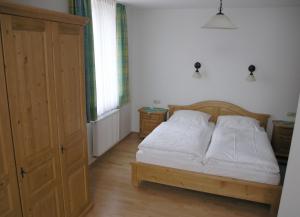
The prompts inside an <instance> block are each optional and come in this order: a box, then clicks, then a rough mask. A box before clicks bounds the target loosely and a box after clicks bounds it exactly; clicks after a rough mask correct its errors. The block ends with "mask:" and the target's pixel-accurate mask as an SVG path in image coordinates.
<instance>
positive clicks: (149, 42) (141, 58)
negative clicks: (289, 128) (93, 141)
mask: <svg viewBox="0 0 300 217" xmlns="http://www.w3.org/2000/svg"><path fill="white" fill-rule="evenodd" d="M225 12H226V14H227V15H229V16H230V17H231V18H232V20H233V21H234V22H235V24H236V25H238V26H239V27H240V28H239V29H238V30H233V31H232V30H229V31H228V30H207V29H202V28H201V26H202V25H203V24H204V23H205V22H206V21H207V20H208V19H209V18H210V17H211V16H212V15H213V14H215V10H213V9H203V10H201V9H195V10H194V9H190V10H189V9H182V10H171V9H170V10H142V9H135V8H129V9H128V28H129V59H130V77H131V96H132V105H131V107H132V130H133V131H138V112H137V110H138V109H139V108H140V107H142V106H147V105H148V106H149V105H153V100H154V99H158V100H160V101H161V105H160V106H162V107H166V106H167V105H168V104H190V103H195V102H198V101H202V100H225V101H229V102H232V103H235V104H238V105H240V106H242V107H244V108H247V109H249V110H250V111H253V112H261V113H269V114H271V115H272V116H273V117H272V118H276V119H285V118H286V117H285V116H286V112H289V111H291V112H295V110H296V106H297V100H298V95H299V92H300V85H299V84H300V65H299V60H300V55H299V52H300V43H299V38H300V25H299V20H300V13H299V12H300V8H247V9H245V8H244V9H238V8H236V9H228V8H226V10H225ZM196 61H199V62H201V63H202V65H203V68H202V69H203V70H202V71H204V72H203V74H204V78H203V79H201V80H197V79H194V78H192V74H193V71H194V67H193V65H194V63H195V62H196ZM250 64H254V65H256V66H257V72H256V76H257V82H255V83H249V82H247V81H246V80H245V79H246V77H247V75H248V73H249V72H248V66H249V65H250Z"/></svg>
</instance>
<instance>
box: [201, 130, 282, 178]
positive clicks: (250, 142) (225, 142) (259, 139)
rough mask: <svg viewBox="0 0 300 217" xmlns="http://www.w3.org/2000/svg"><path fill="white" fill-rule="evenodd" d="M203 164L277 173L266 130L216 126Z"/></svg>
mask: <svg viewBox="0 0 300 217" xmlns="http://www.w3.org/2000/svg"><path fill="white" fill-rule="evenodd" d="M204 162H205V165H206V164H212V165H220V164H225V165H231V166H233V167H237V168H244V169H251V170H257V171H263V172H268V173H279V167H278V163H277V161H276V159H275V156H274V152H273V150H272V147H271V144H270V142H269V139H268V136H267V134H266V132H265V131H264V130H262V129H257V128H251V129H247V130H238V129H231V128H225V127H216V128H215V130H214V133H213V136H212V141H211V144H210V146H209V149H208V151H207V153H206V156H205V160H204Z"/></svg>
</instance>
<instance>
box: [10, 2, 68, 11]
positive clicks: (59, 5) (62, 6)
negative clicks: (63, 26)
mask: <svg viewBox="0 0 300 217" xmlns="http://www.w3.org/2000/svg"><path fill="white" fill-rule="evenodd" d="M11 2H14V3H19V4H23V5H30V6H33V7H39V8H45V9H48V10H55V11H60V12H68V0H11Z"/></svg>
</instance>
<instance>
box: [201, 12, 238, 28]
mask: <svg viewBox="0 0 300 217" xmlns="http://www.w3.org/2000/svg"><path fill="white" fill-rule="evenodd" d="M202 28H205V29H237V26H236V25H234V24H233V23H232V22H231V20H230V19H229V17H227V16H226V15H225V14H223V13H218V14H216V15H215V16H213V17H212V18H211V19H210V20H209V21H208V22H207V23H206V24H205V25H204V26H203V27H202Z"/></svg>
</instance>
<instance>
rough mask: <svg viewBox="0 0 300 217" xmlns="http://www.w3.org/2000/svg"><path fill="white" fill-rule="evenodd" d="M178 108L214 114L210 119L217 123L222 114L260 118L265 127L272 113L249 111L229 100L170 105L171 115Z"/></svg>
mask: <svg viewBox="0 0 300 217" xmlns="http://www.w3.org/2000/svg"><path fill="white" fill-rule="evenodd" d="M178 110H194V111H201V112H205V113H208V114H210V115H211V116H212V117H211V119H210V121H213V122H215V123H216V121H217V119H218V117H219V116H220V115H240V116H247V117H251V118H254V119H256V120H258V121H259V123H260V125H261V126H262V127H264V128H265V129H266V128H267V125H268V119H269V117H270V115H268V114H258V113H253V112H249V111H247V110H245V109H243V108H241V107H239V106H237V105H234V104H231V103H228V102H222V101H203V102H198V103H195V104H192V105H186V106H179V105H169V114H170V117H171V116H172V115H173V113H174V112H175V111H178Z"/></svg>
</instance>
